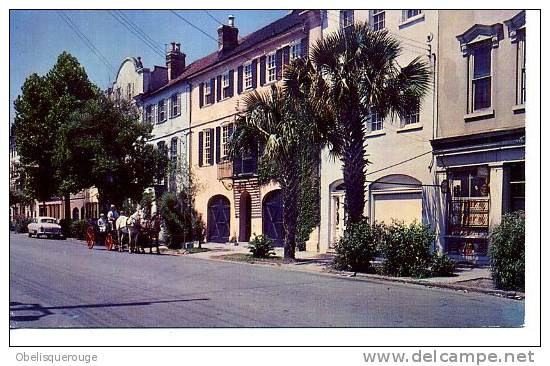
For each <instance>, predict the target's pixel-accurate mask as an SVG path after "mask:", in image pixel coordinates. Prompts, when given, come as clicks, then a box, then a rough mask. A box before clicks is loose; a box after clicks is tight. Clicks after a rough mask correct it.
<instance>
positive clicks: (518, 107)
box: [512, 104, 525, 114]
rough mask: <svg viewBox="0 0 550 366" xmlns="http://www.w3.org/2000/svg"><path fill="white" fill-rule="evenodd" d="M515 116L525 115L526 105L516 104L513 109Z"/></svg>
mask: <svg viewBox="0 0 550 366" xmlns="http://www.w3.org/2000/svg"><path fill="white" fill-rule="evenodd" d="M512 112H514V114H519V113H525V104H516V105H515V106H513V107H512Z"/></svg>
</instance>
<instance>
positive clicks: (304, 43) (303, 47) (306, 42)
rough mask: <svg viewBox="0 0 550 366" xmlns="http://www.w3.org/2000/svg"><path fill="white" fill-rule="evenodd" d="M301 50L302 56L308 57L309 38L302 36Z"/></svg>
mask: <svg viewBox="0 0 550 366" xmlns="http://www.w3.org/2000/svg"><path fill="white" fill-rule="evenodd" d="M300 48H301V51H302V57H303V58H304V59H307V58H308V57H309V38H308V37H304V38H302V44H301V45H300Z"/></svg>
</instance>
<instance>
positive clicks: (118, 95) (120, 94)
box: [115, 88, 122, 102]
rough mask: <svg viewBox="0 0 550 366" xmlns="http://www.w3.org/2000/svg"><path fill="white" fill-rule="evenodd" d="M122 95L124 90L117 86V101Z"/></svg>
mask: <svg viewBox="0 0 550 366" xmlns="http://www.w3.org/2000/svg"><path fill="white" fill-rule="evenodd" d="M121 97H122V90H121V89H120V88H116V91H115V98H116V100H117V102H118V101H119V100H120V98H121Z"/></svg>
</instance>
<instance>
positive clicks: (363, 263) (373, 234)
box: [332, 218, 385, 272]
mask: <svg viewBox="0 0 550 366" xmlns="http://www.w3.org/2000/svg"><path fill="white" fill-rule="evenodd" d="M384 230H385V227H384V225H380V224H373V225H370V224H369V222H368V220H367V219H366V218H364V219H363V220H362V221H360V222H358V223H355V224H350V225H349V226H348V227H347V228H346V231H345V232H344V235H343V236H342V237H341V238H340V240H338V242H337V243H336V245H335V251H336V257H335V258H334V260H333V262H332V265H333V267H334V268H335V269H339V270H345V271H354V272H367V271H369V270H370V269H371V261H372V259H373V258H374V255H375V253H376V249H377V247H378V245H379V243H380V242H381V241H382V240H383V238H384Z"/></svg>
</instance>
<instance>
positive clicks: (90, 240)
mask: <svg viewBox="0 0 550 366" xmlns="http://www.w3.org/2000/svg"><path fill="white" fill-rule="evenodd" d="M86 243H87V244H88V248H90V249H92V248H93V247H94V244H95V233H94V228H93V227H89V228H88V229H87V230H86Z"/></svg>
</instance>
